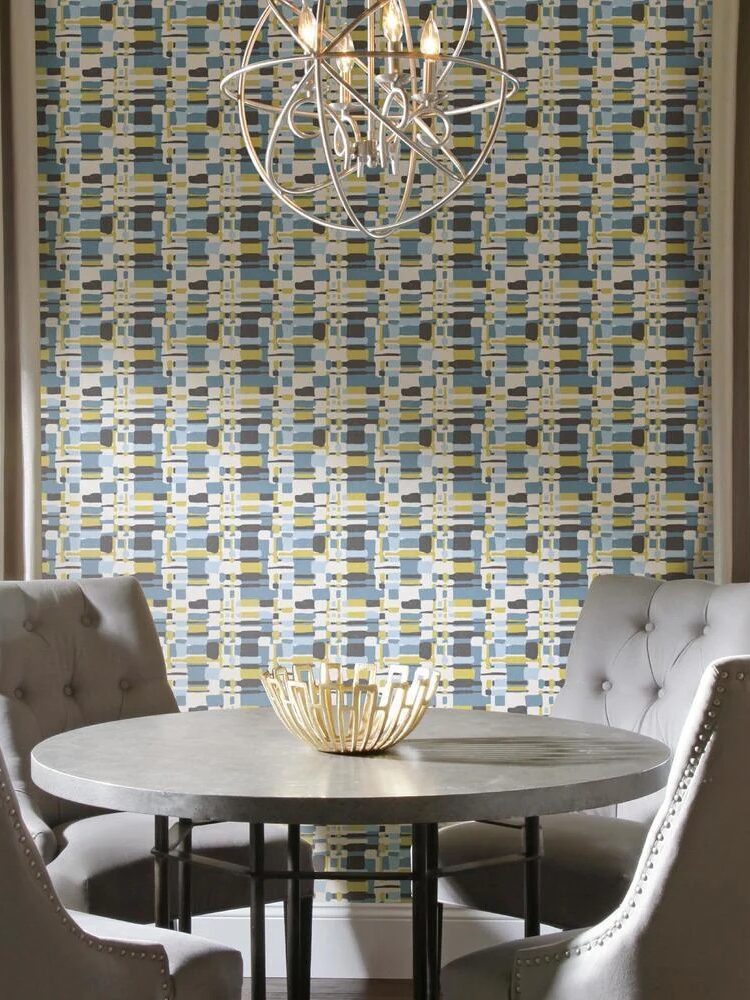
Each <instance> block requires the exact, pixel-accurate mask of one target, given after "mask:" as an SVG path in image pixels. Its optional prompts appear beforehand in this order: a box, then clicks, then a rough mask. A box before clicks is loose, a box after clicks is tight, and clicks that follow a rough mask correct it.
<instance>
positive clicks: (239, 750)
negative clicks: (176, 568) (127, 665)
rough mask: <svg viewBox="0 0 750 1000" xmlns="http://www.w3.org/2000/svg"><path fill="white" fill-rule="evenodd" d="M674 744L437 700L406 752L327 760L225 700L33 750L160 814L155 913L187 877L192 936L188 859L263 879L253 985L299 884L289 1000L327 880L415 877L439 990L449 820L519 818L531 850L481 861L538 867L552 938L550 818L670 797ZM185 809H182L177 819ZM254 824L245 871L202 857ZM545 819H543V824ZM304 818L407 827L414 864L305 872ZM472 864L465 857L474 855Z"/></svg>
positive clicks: (426, 980) (55, 769)
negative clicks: (441, 827)
mask: <svg viewBox="0 0 750 1000" xmlns="http://www.w3.org/2000/svg"><path fill="white" fill-rule="evenodd" d="M669 762H670V751H669V749H668V748H667V747H666V746H665V745H664V744H663V743H660V742H658V741H657V740H654V739H650V738H648V737H646V736H642V735H639V734H637V733H633V732H629V731H625V730H620V729H614V728H611V727H608V726H599V725H592V724H588V723H583V722H577V721H572V720H564V719H557V718H555V719H552V718H547V717H541V716H530V715H523V714H516V713H506V712H484V711H465V710H459V709H430V710H429V711H428V712H427V713H426V715H425V717H424V719H423V721H422V722H421V724H420V725H419V726H418V727H417V729H416V730H415V731H414V732H413V733H412V734H411V735H410V736H409V737H407V739H405V740H404V741H403V742H401V743H400V744H398V745H397V746H395V747H393V748H391V749H390V750H387V751H385V752H383V753H380V754H376V755H371V756H353V755H347V756H344V755H337V754H326V753H321V752H319V751H317V750H314V749H313V748H312V747H310V746H308V745H307V744H305V743H303V742H301V741H300V740H299V739H298V738H297V737H295V736H294V735H292V734H291V733H289V732H288V731H287V730H286V729H285V728H284V727H283V725H282V724H281V723H280V722H279V720H278V719H277V718H276V716H275V715H274V713H273V712H272V710H271V709H264V708H248V709H219V710H212V711H194V712H183V713H180V714H170V715H156V716H147V717H142V718H134V719H124V720H120V721H116V722H107V723H103V724H100V725H94V726H87V727H83V728H80V729H74V730H71V731H69V732H63V733H60V734H58V735H57V736H52V737H50V738H49V739H46V740H44V741H43V742H42V743H40V744H38V745H37V746H36V747H35V749H34V751H33V753H32V758H31V773H32V777H33V780H34V782H35V783H36V784H37V785H38V786H39V787H40V788H41V789H43V790H44V791H46V792H49V793H51V794H53V795H56V796H59V797H60V798H64V799H69V800H72V801H74V802H79V803H84V804H86V805H88V806H95V807H99V808H101V809H112V810H119V811H124V812H136V813H145V814H148V815H152V816H154V851H153V854H154V873H155V892H154V899H155V912H154V916H155V922H156V924H157V925H159V926H163V927H166V926H169V924H170V918H171V915H170V913H169V878H170V871H171V870H172V868H176V870H177V872H178V879H179V884H178V889H179V892H178V899H179V926H180V929H182V930H186V931H189V930H190V916H191V914H190V868H191V866H192V865H193V864H209V865H214V866H216V867H221V868H223V869H228V870H231V871H233V872H234V874H236V875H237V876H238V877H241V878H247V879H249V880H250V902H251V908H250V912H251V916H250V934H251V968H250V972H251V995H252V1000H264V997H265V922H264V882H265V881H266V880H268V879H274V880H276V879H284V880H286V883H287V886H288V888H287V899H286V915H287V968H288V970H289V971H288V975H289V984H288V989H289V996H290V997H293V998H294V1000H304V998H305V997H306V996H307V995H308V994H309V965H310V962H309V933H306V932H305V927H304V920H303V902H304V901H303V900H302V898H301V889H302V886H303V884H304V883H309V882H310V880H313V881H314V880H316V879H324V878H327V879H332V878H333V879H342V880H345V881H369V880H373V879H377V878H378V875H379V874H380V875H381V876H382V877H383V878H385V879H387V880H389V881H390V880H402V881H409V882H411V884H412V910H413V929H412V934H413V939H412V944H413V968H414V996H415V998H416V1000H435V998H436V997H437V996H438V990H439V954H440V948H439V919H438V901H437V895H438V894H437V883H438V879H439V878H440V876H441V875H445V874H448V873H449V872H451V871H454V870H455V869H453V868H452V869H447V868H442V869H441V868H440V866H439V864H438V824H440V823H445V822H451V821H460V820H477V821H482V822H493V823H500V824H502V823H504V822H507V821H512V820H514V818H518V817H520V821H519V825H520V827H521V834H520V835H519V852H518V854H517V855H505V856H503V857H501V858H496V859H491V860H490V861H489V862H488V861H487V860H486V859H484V860H483V861H482V862H478V863H477V866H480V865H481V866H485V865H487V864H506V863H518V864H521V865H523V866H524V871H525V876H526V877H525V908H526V913H525V915H526V933H527V935H533V934H537V933H539V911H540V902H539V900H540V857H541V852H540V817H543V816H544V815H549V814H553V813H565V812H573V811H577V810H584V809H593V808H597V807H602V806H607V805H611V804H613V803H618V802H625V801H629V800H631V799H636V798H640V797H641V796H644V795H648V794H650V793H653V792H656V791H658V790H659V789H660V788H662V787H663V786H664V784H665V783H666V780H667V774H668V770H669ZM170 818H172V819H170ZM224 820H234V821H243V822H246V823H248V825H249V852H248V865H247V866H241V865H231V864H229V863H228V862H222V861H218V860H215V859H207V858H205V857H203V856H202V855H200V856H199V855H194V854H191V851H190V835H191V830H192V828H193V826H194V825H195V824H199V823H213V822H221V821H224ZM542 822H543V821H542ZM267 823H283V824H287V825H288V827H289V850H288V866H287V868H286V869H284V870H283V871H281V872H280V871H271V870H269V869H267V868H266V867H265V865H264V847H263V845H264V825H265V824H267ZM302 824H319V825H327V824H357V825H359V824H375V825H381V824H407V825H410V826H411V829H412V861H411V869H409V870H405V871H402V872H393V871H390V870H389V871H387V872H381V873H378V872H377V871H363V870H361V869H356V870H354V871H348V870H346V871H341V870H336V871H333V872H325V871H324V870H316V871H313V872H311V871H304V870H301V868H300V850H299V845H300V825H302ZM458 867H461V868H463V869H465V868H466V867H468V865H466V864H464V865H461V866H458Z"/></svg>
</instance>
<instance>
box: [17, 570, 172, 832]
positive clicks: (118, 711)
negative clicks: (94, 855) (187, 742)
mask: <svg viewBox="0 0 750 1000" xmlns="http://www.w3.org/2000/svg"><path fill="white" fill-rule="evenodd" d="M176 711H177V703H176V701H175V698H174V694H173V693H172V689H171V687H170V685H169V681H168V679H167V675H166V669H165V665H164V657H163V655H162V650H161V644H160V642H159V637H158V635H157V632H156V628H155V626H154V622H153V619H152V617H151V612H150V611H149V607H148V604H147V603H146V598H145V597H144V594H143V591H142V590H141V588H140V586H139V584H138V582H137V581H136V580H135V579H133V578H132V577H114V578H111V579H97V580H78V581H57V580H39V581H33V582H30V583H11V582H2V583H0V751H2V753H3V754H4V755H5V759H6V762H7V767H8V770H9V772H10V776H11V781H12V784H13V787H14V789H15V790H16V791H17V792H18V793H19V795H20V796H21V801H22V804H24V802H25V801H26V800H27V799H28V800H29V801H30V802H31V804H32V805H33V808H34V811H35V812H36V813H37V814H38V815H39V816H41V818H42V819H43V820H44V822H45V823H47V825H48V826H50V827H54V826H56V825H57V824H59V823H64V822H68V821H69V820H74V819H79V818H80V817H82V816H85V815H89V814H90V813H91V811H92V810H89V809H86V807H84V806H80V805H77V804H75V803H71V802H65V801H63V800H62V799H58V798H55V797H54V796H51V795H47V794H46V793H44V792H41V791H40V790H39V789H37V788H36V786H35V785H34V784H33V783H32V781H31V775H30V757H31V751H32V749H33V747H34V746H35V745H36V744H37V743H39V742H40V741H41V740H43V739H45V738H46V737H48V736H53V735H55V734H57V733H60V732H63V731H66V730H69V729H75V728H77V727H78V726H87V725H91V724H92V723H96V722H110V721H112V720H114V719H124V718H131V717H133V716H141V715H158V714H162V713H165V712H176Z"/></svg>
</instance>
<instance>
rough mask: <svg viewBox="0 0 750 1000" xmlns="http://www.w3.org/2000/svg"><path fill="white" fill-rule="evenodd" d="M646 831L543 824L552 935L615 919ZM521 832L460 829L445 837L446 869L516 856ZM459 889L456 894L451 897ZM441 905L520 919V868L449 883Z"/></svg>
mask: <svg viewBox="0 0 750 1000" xmlns="http://www.w3.org/2000/svg"><path fill="white" fill-rule="evenodd" d="M644 833H645V831H644V828H643V826H642V824H640V823H634V822H632V821H630V820H618V819H612V818H611V817H609V816H587V815H583V814H581V813H572V814H569V815H565V816H545V817H544V820H543V823H542V845H543V849H544V857H543V858H542V891H543V895H544V921H545V923H547V924H551V925H553V926H554V927H584V926H586V925H588V924H592V923H596V921H597V920H600V919H601V918H602V917H603V916H606V914H608V913H611V912H612V910H613V909H614V908H615V906H617V904H618V903H619V902H620V900H621V899H622V897H623V896H624V894H625V890H626V889H627V887H628V886H629V885H630V880H631V878H632V877H633V872H634V871H635V866H636V864H637V863H638V855H639V854H640V852H641V846H642V845H643V837H644ZM520 837H521V835H520V832H519V830H518V829H508V828H507V827H498V826H488V825H486V824H484V823H460V824H456V825H455V826H452V827H448V828H447V829H444V830H443V831H442V832H441V834H440V859H441V863H442V864H446V865H451V864H460V863H461V862H463V861H465V860H466V858H467V856H470V857H471V858H472V860H477V861H478V860H481V859H488V860H489V859H490V858H494V857H498V856H504V855H506V854H514V853H518V851H519V848H520ZM454 885H455V886H456V889H455V892H454ZM440 897H441V899H442V900H443V902H446V903H460V904H461V905H462V906H470V907H471V908H472V909H478V910H481V909H483V908H484V907H485V905H486V901H487V899H488V898H490V899H491V901H492V906H493V910H494V911H495V912H497V913H505V914H516V913H518V911H519V900H522V899H523V868H522V866H521V865H515V864H514V865H500V866H498V867H495V868H492V867H490V868H483V869H477V870H474V871H469V872H462V873H461V874H460V876H459V877H456V878H455V881H454V878H451V877H450V876H449V877H447V878H445V879H444V880H443V882H442V884H441V887H440Z"/></svg>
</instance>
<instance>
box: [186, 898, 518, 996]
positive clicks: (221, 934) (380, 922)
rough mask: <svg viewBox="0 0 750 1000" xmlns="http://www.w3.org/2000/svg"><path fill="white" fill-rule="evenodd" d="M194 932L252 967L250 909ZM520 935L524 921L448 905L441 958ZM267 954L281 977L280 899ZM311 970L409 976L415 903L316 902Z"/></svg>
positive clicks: (322, 974) (328, 975)
mask: <svg viewBox="0 0 750 1000" xmlns="http://www.w3.org/2000/svg"><path fill="white" fill-rule="evenodd" d="M193 931H194V933H195V934H199V935H201V936H202V937H207V938H211V939H212V940H214V941H221V942H222V943H223V944H227V945H230V946H231V947H233V948H236V949H237V950H238V951H240V952H242V957H243V959H244V961H245V968H246V969H247V970H249V957H250V914H249V911H248V910H230V911H228V912H226V913H215V914H211V915H210V916H206V917H194V918H193ZM522 936H523V925H522V924H521V921H519V920H513V919H512V918H510V917H498V916H495V915H494V914H488V913H477V912H474V911H472V910H465V909H463V908H461V907H456V906H446V908H445V916H444V931H443V962H444V963H445V962H450V961H451V960H452V959H454V958H458V957H459V956H460V955H465V954H466V953H467V952H470V951H476V950H477V949H478V948H485V947H488V946H489V945H493V944H499V943H500V942H502V941H511V940H514V939H516V938H520V937H522ZM266 956H267V957H266V963H267V965H266V967H267V975H268V976H269V977H271V978H276V977H279V978H283V976H284V975H285V971H284V914H283V908H282V905H281V904H280V903H274V904H272V905H269V906H267V907H266ZM248 974H249V972H248ZM312 975H313V978H315V979H409V978H410V977H411V906H409V904H408V903H327V902H316V903H315V909H314V918H313V949H312Z"/></svg>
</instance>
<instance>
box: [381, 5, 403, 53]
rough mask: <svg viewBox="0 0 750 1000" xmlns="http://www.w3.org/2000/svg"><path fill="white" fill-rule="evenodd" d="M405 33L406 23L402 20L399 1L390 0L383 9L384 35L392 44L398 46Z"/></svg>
mask: <svg viewBox="0 0 750 1000" xmlns="http://www.w3.org/2000/svg"><path fill="white" fill-rule="evenodd" d="M403 31H404V22H403V21H402V19H401V8H400V7H399V5H398V0H388V3H387V4H386V5H385V7H384V8H383V34H384V35H385V37H386V38H387V39H388V41H389V42H390V43H391V45H398V43H399V42H400V41H401V35H402V34H403Z"/></svg>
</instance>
